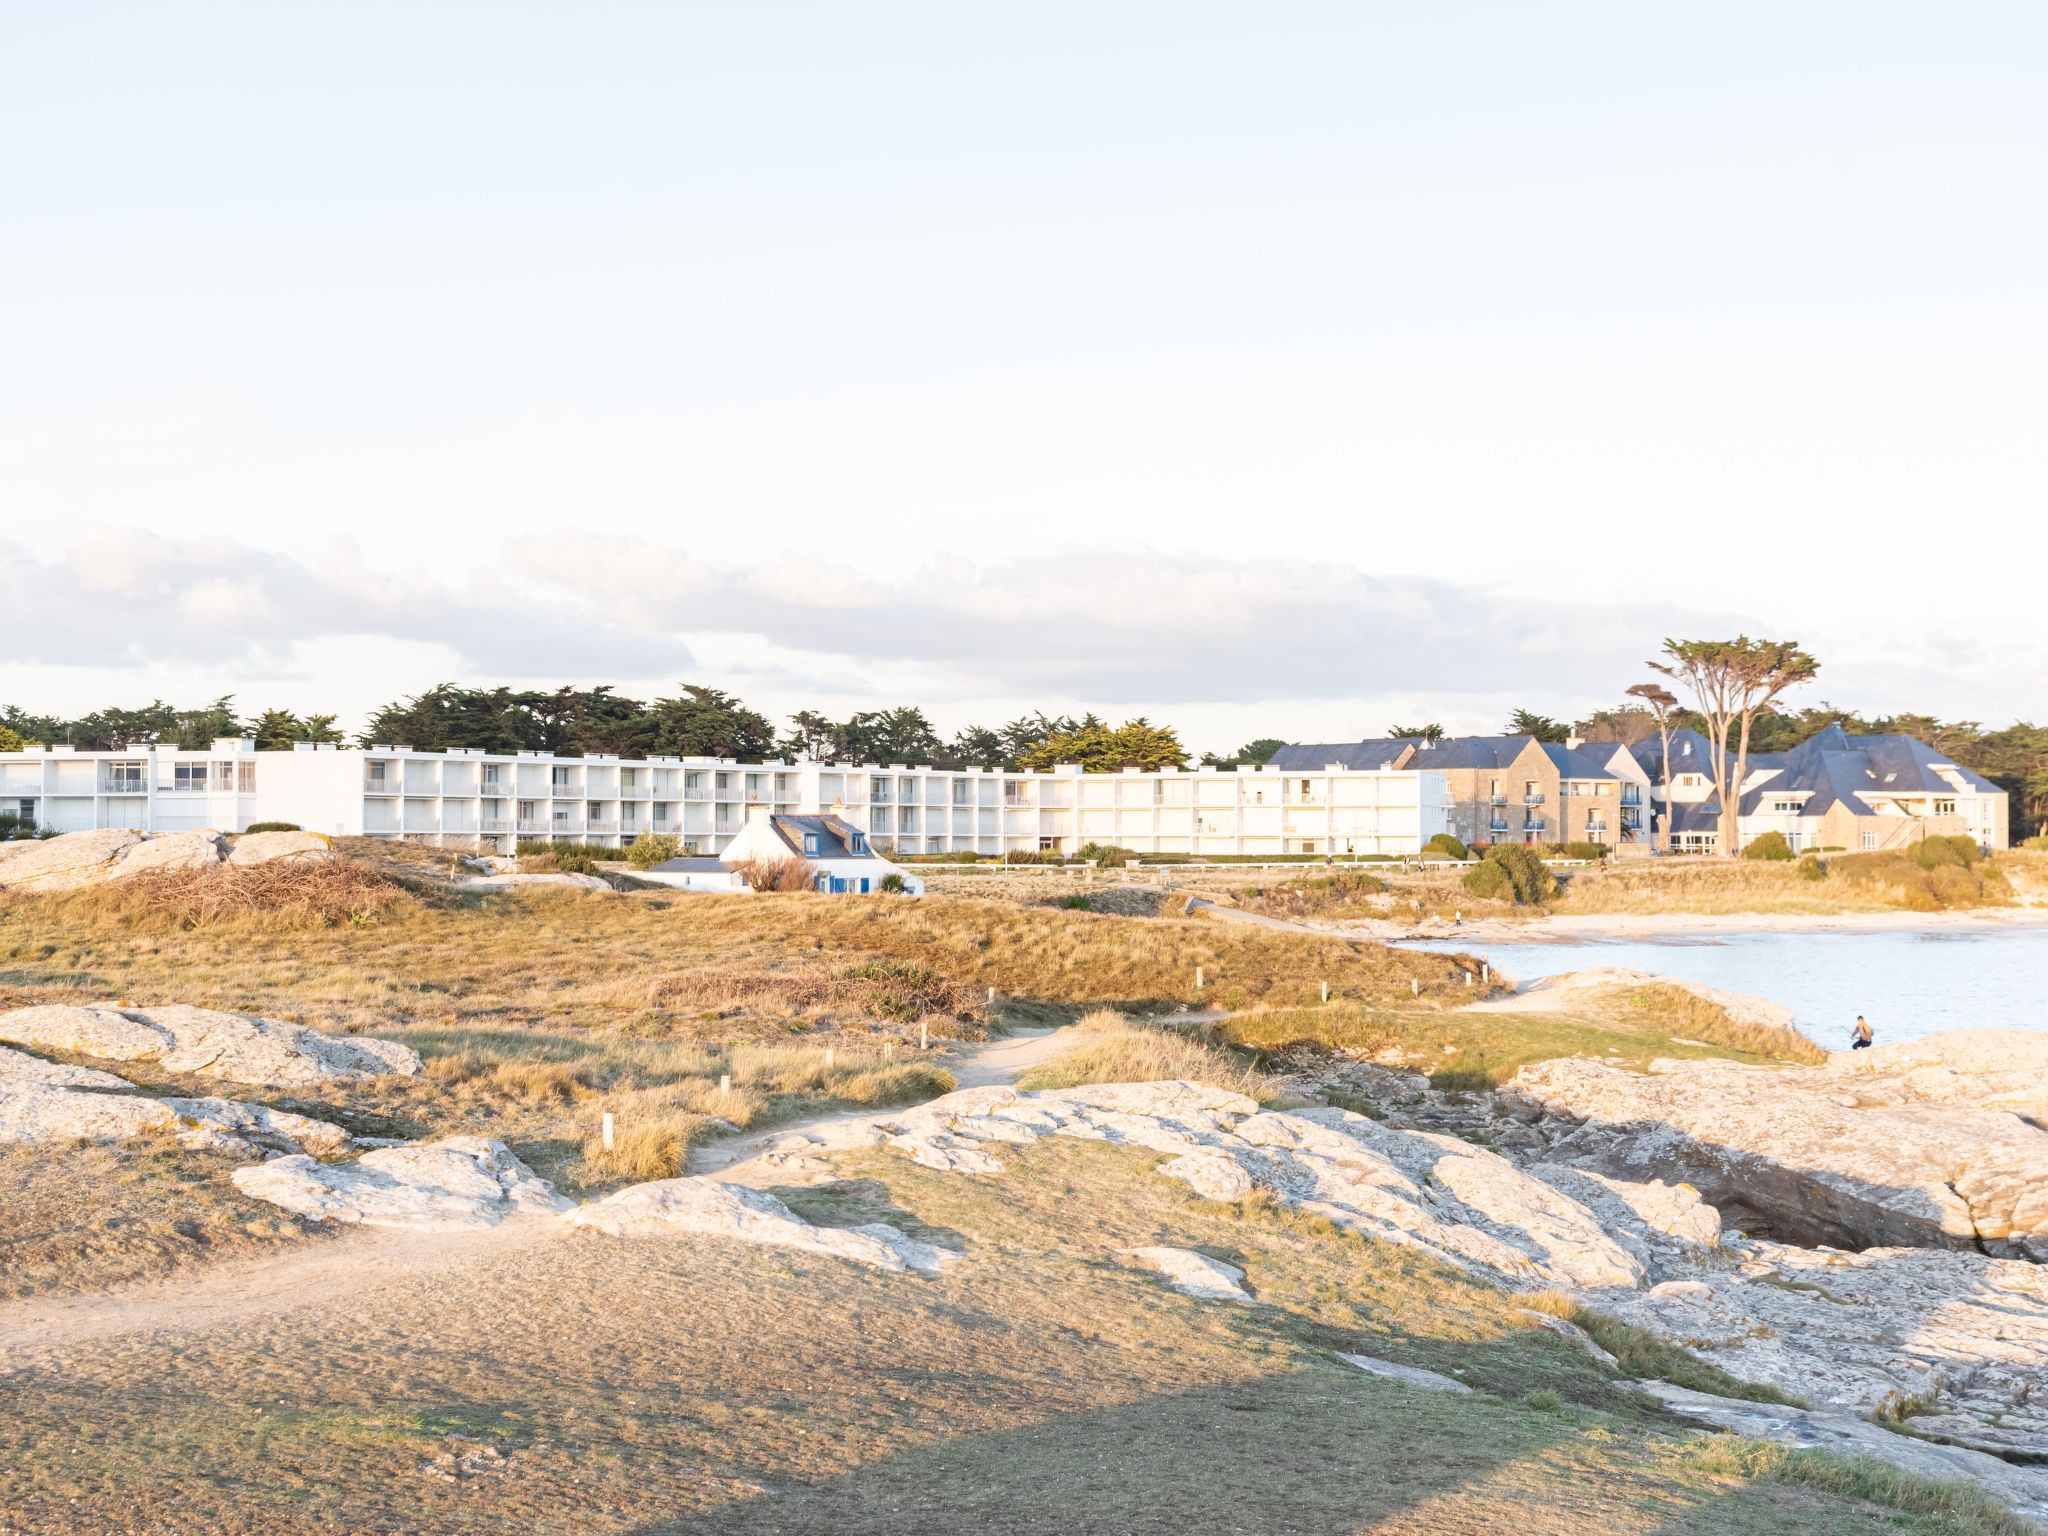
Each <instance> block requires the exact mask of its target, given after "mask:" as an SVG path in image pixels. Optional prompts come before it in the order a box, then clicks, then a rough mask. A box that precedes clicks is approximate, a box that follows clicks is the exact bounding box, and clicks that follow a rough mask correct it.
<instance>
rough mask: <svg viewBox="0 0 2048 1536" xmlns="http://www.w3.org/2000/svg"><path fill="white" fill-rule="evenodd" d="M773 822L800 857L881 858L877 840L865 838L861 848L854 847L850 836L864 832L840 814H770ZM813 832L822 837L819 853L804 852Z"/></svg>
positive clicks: (780, 836)
mask: <svg viewBox="0 0 2048 1536" xmlns="http://www.w3.org/2000/svg"><path fill="white" fill-rule="evenodd" d="M769 825H770V826H772V827H773V828H774V829H775V835H776V836H777V837H779V838H781V839H782V841H783V844H784V846H786V847H787V848H788V849H789V851H790V852H791V853H793V854H795V855H796V856H797V857H798V858H800V859H875V860H877V861H879V860H880V859H881V855H880V854H878V853H876V852H875V847H874V844H873V843H870V842H868V841H866V840H865V839H864V838H863V840H862V842H861V846H860V850H859V851H858V852H856V851H854V849H853V848H852V847H851V846H850V844H849V842H848V839H850V838H854V837H858V836H860V832H859V830H858V829H857V828H854V827H850V826H848V825H847V824H846V823H845V822H843V821H841V820H840V819H839V818H838V817H837V816H773V817H770V818H769ZM809 833H815V834H816V835H817V838H818V850H817V852H815V853H805V852H804V837H805V835H806V834H809Z"/></svg>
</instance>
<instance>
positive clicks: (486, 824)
mask: <svg viewBox="0 0 2048 1536" xmlns="http://www.w3.org/2000/svg"><path fill="white" fill-rule="evenodd" d="M477 830H478V831H479V832H510V831H511V830H512V823H511V822H509V821H506V820H504V819H502V818H492V817H489V816H486V817H485V818H484V819H483V820H482V821H480V822H478V823H477Z"/></svg>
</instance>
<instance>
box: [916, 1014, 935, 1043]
mask: <svg viewBox="0 0 2048 1536" xmlns="http://www.w3.org/2000/svg"><path fill="white" fill-rule="evenodd" d="M917 1048H918V1049H919V1050H920V1051H928V1050H930V1049H931V1048H932V1027H931V1025H929V1024H926V1023H924V1022H923V1021H921V1020H920V1021H919V1023H918V1026H917Z"/></svg>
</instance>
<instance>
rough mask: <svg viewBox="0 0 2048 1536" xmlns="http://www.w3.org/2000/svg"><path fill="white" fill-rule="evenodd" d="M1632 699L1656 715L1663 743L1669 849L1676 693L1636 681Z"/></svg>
mask: <svg viewBox="0 0 2048 1536" xmlns="http://www.w3.org/2000/svg"><path fill="white" fill-rule="evenodd" d="M1628 696H1629V697H1630V698H1632V699H1641V700H1642V701H1643V702H1644V703H1645V704H1647V705H1648V706H1649V707H1650V712H1651V713H1652V714H1654V715H1655V716H1656V717H1657V735H1658V736H1659V737H1660V738H1661V739H1662V741H1663V743H1664V851H1665V852H1666V853H1669V852H1670V851H1671V817H1672V814H1673V813H1674V812H1675V811H1676V810H1677V809H1678V807H1677V805H1676V804H1675V803H1674V802H1673V800H1672V798H1671V711H1672V710H1674V709H1676V708H1678V695H1677V694H1675V693H1673V692H1672V691H1671V690H1670V689H1669V688H1666V687H1665V686H1664V685H1663V684H1662V683H1637V684H1636V685H1635V687H1633V688H1631V689H1629V690H1628Z"/></svg>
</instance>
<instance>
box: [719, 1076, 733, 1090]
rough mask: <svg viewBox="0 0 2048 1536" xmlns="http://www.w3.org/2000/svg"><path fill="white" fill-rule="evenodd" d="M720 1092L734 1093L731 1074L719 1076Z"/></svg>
mask: <svg viewBox="0 0 2048 1536" xmlns="http://www.w3.org/2000/svg"><path fill="white" fill-rule="evenodd" d="M718 1091H719V1092H720V1093H731V1092H732V1074H731V1073H730V1072H723V1073H720V1074H719V1078H718Z"/></svg>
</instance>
